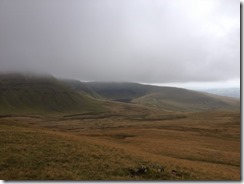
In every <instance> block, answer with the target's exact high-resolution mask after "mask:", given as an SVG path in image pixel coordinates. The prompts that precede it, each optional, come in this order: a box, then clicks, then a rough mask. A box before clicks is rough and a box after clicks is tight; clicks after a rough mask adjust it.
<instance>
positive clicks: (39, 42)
mask: <svg viewBox="0 0 244 184" xmlns="http://www.w3.org/2000/svg"><path fill="white" fill-rule="evenodd" d="M0 27H1V29H0V72H6V71H33V72H41V73H42V72H43V73H50V74H52V75H54V76H56V77H61V78H74V79H78V80H82V81H129V82H141V83H160V84H162V83H167V84H172V83H174V84H180V85H181V84H184V85H195V86H197V85H203V84H205V85H210V84H211V85H212V84H216V85H217V84H219V85H220V84H223V85H227V84H228V83H231V85H232V84H233V85H234V84H239V82H236V81H239V80H240V1H237V0H0ZM227 81H228V82H227ZM231 81H232V82H231ZM200 87H201V86H200Z"/></svg>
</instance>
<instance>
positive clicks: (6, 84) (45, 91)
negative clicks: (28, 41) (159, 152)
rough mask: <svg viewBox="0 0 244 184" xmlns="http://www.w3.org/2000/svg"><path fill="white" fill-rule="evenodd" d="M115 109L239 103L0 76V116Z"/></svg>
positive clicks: (174, 91) (171, 90) (165, 90)
mask: <svg viewBox="0 0 244 184" xmlns="http://www.w3.org/2000/svg"><path fill="white" fill-rule="evenodd" d="M115 101H116V102H115ZM107 102H108V103H107ZM118 102H126V103H127V104H126V105H125V103H123V104H121V103H118ZM132 103H133V104H132ZM108 104H109V105H108ZM108 106H109V108H107V107H108ZM119 106H121V109H124V108H127V109H133V110H135V107H138V109H140V108H141V107H145V108H148V110H149V111H150V109H152V108H151V107H153V109H158V110H164V111H171V112H192V111H206V110H214V109H224V110H239V109H240V100H238V99H236V98H231V97H223V96H218V95H213V94H209V93H204V92H198V91H192V90H186V89H182V88H175V87H159V86H151V85H142V84H138V83H129V82H123V83H116V82H102V83H101V82H80V81H77V80H59V79H56V78H54V77H53V76H36V75H23V74H0V115H3V114H26V113H31V114H33V113H39V114H40V113H42V114H47V113H82V112H91V111H92V112H101V111H103V112H104V111H109V109H110V110H111V109H113V107H114V109H117V110H118V109H120V107H119ZM122 107H123V108H122ZM132 107H133V108H132ZM138 109H136V111H138Z"/></svg>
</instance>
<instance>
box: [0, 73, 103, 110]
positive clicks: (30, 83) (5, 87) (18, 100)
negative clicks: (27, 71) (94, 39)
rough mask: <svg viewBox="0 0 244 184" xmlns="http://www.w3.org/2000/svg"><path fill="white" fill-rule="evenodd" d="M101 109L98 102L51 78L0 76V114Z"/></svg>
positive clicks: (20, 75) (14, 75) (19, 75)
mask: <svg viewBox="0 0 244 184" xmlns="http://www.w3.org/2000/svg"><path fill="white" fill-rule="evenodd" d="M100 109H101V106H100V104H99V103H98V102H97V101H95V100H92V99H90V98H88V97H87V96H84V95H81V94H78V93H76V92H75V91H72V90H70V89H69V88H68V87H66V86H65V85H63V84H62V83H60V82H59V81H58V80H57V79H55V78H54V77H52V76H33V75H22V74H7V75H4V74H2V75H0V114H8V113H11V114H13V113H17V114H18V113H26V112H28V113H37V112H42V113H46V112H73V111H75V112H76V111H90V110H92V111H96V110H100Z"/></svg>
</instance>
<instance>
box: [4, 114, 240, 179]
mask: <svg viewBox="0 0 244 184" xmlns="http://www.w3.org/2000/svg"><path fill="white" fill-rule="evenodd" d="M145 112H147V111H146V110H145ZM145 112H144V113H143V114H141V117H143V118H144V120H143V118H141V119H142V120H141V119H140V120H137V119H136V118H138V117H139V118H140V113H136V114H133V113H132V112H128V113H126V114H124V116H123V113H121V112H120V114H119V115H118V113H119V111H118V112H114V113H115V114H116V113H117V114H116V115H112V116H110V115H109V114H106V115H94V118H92V115H89V114H88V115H89V118H84V117H82V115H77V116H72V115H71V116H66V117H52V118H50V117H49V118H47V117H45V118H44V117H39V118H38V117H35V118H34V117H4V118H0V146H1V148H3V149H1V150H0V178H1V179H5V180H19V179H67V180H145V179H146V180H151V179H153V180H156V179H159V180H165V179H166V180H240V114H239V113H238V112H223V111H222V112H221V111H215V112H201V113H184V114H175V117H177V118H172V116H173V115H174V114H173V113H168V116H166V115H167V113H166V112H164V113H161V114H160V113H159V112H154V113H155V116H153V113H147V114H146V113H145ZM145 114H146V115H145ZM84 116H87V114H85V115H84ZM99 117H103V118H99ZM135 117H136V118H135ZM146 117H148V118H146ZM159 117H161V118H159ZM162 117H164V118H162ZM166 117H168V118H166ZM141 166H144V167H147V168H148V171H147V172H145V173H141V174H132V173H131V169H132V170H133V169H134V170H136V169H138V168H140V167H141ZM160 167H164V171H163V172H159V171H158V168H160ZM172 170H175V171H176V173H177V174H175V173H174V172H173V171H172Z"/></svg>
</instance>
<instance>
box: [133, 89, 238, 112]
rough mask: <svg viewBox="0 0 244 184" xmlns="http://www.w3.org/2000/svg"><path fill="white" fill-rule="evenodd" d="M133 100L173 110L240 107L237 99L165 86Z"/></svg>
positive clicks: (233, 108)
mask: <svg viewBox="0 0 244 184" xmlns="http://www.w3.org/2000/svg"><path fill="white" fill-rule="evenodd" d="M133 102H135V103H139V104H144V105H148V106H153V107H158V108H160V109H164V110H171V111H206V110H216V109H219V110H223V109H225V110H239V109H240V101H239V100H237V99H234V98H228V97H220V96H217V95H210V94H207V93H202V92H197V91H191V90H185V89H178V88H164V89H163V90H162V91H161V92H158V93H152V94H149V95H145V96H142V97H140V98H137V99H134V100H133Z"/></svg>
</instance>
